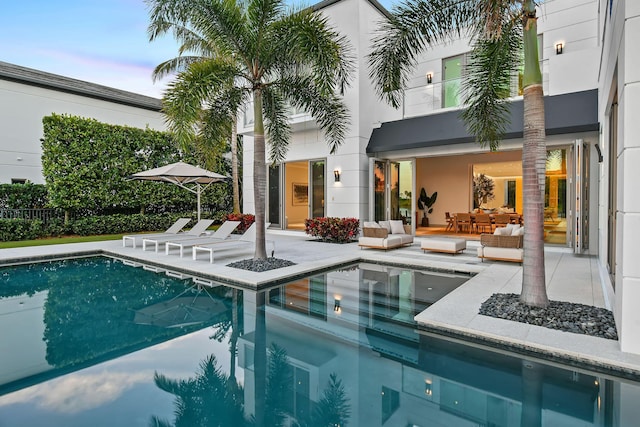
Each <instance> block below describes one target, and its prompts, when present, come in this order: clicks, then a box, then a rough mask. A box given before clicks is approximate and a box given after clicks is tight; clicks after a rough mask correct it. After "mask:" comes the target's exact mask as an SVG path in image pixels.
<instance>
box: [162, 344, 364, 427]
mask: <svg viewBox="0 0 640 427" xmlns="http://www.w3.org/2000/svg"><path fill="white" fill-rule="evenodd" d="M268 354H269V368H268V369H269V371H268V374H267V378H266V390H265V411H264V418H263V419H262V420H256V419H255V417H251V419H250V420H249V419H247V418H245V416H244V402H243V397H244V390H243V389H242V387H241V386H240V385H239V384H237V382H236V381H235V379H234V378H232V377H230V376H227V375H226V374H225V373H224V372H222V371H221V369H220V368H219V367H218V365H217V360H216V357H215V356H214V355H211V356H209V357H208V358H207V359H205V360H204V361H203V362H202V363H201V364H200V367H199V370H198V371H197V372H196V376H195V377H194V378H189V379H187V380H172V379H169V378H167V377H165V376H164V375H162V374H158V373H156V374H155V377H154V380H155V383H156V385H157V386H158V388H160V389H161V390H164V391H166V392H168V393H171V394H173V395H174V396H176V400H175V423H174V424H171V422H169V421H167V420H162V419H159V418H158V417H155V416H154V417H152V419H151V422H150V423H149V425H150V426H155V427H173V426H175V427H187V426H188V427H223V426H225V427H226V426H229V427H232V426H233V427H238V426H255V425H258V424H261V425H265V426H273V427H279V426H283V427H284V426H298V427H338V426H340V427H344V426H347V423H348V420H349V417H350V416H351V405H350V404H349V399H348V397H347V396H346V393H345V390H344V386H343V385H342V381H341V380H339V379H338V378H337V375H336V374H331V375H330V376H329V381H328V385H327V387H326V388H325V390H324V391H323V393H322V397H321V398H320V401H319V402H317V403H316V404H315V405H314V410H313V411H312V412H311V414H310V415H308V416H307V417H305V418H306V419H293V418H292V414H291V413H290V411H289V410H288V407H289V401H290V398H291V395H292V393H293V375H292V367H291V365H290V364H289V362H288V359H287V353H286V350H285V349H283V348H280V347H278V346H277V345H275V344H272V345H271V347H270V351H269V353H268ZM260 421H261V422H260Z"/></svg>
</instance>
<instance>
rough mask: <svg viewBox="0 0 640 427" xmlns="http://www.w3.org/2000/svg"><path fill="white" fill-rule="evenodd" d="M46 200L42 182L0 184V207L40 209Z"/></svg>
mask: <svg viewBox="0 0 640 427" xmlns="http://www.w3.org/2000/svg"><path fill="white" fill-rule="evenodd" d="M47 202H48V197H47V187H46V186H44V185H43V184H32V183H29V182H28V183H26V184H0V209H41V208H45V207H47Z"/></svg>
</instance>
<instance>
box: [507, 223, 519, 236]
mask: <svg viewBox="0 0 640 427" xmlns="http://www.w3.org/2000/svg"><path fill="white" fill-rule="evenodd" d="M516 225H517V226H518V227H520V224H507V225H506V226H505V227H504V228H506V229H507V230H509V234H507V236H510V235H511V232H512V231H513V229H514V228H515V227H516Z"/></svg>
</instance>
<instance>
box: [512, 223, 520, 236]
mask: <svg viewBox="0 0 640 427" xmlns="http://www.w3.org/2000/svg"><path fill="white" fill-rule="evenodd" d="M520 228H521V227H520V224H513V227H511V235H512V236H519V235H520Z"/></svg>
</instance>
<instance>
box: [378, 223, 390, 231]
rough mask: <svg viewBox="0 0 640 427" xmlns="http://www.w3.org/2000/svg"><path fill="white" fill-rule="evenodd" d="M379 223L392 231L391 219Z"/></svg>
mask: <svg viewBox="0 0 640 427" xmlns="http://www.w3.org/2000/svg"><path fill="white" fill-rule="evenodd" d="M379 224H380V227H382V228H386V229H387V231H388V232H389V233H391V224H389V221H380V223H379Z"/></svg>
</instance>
